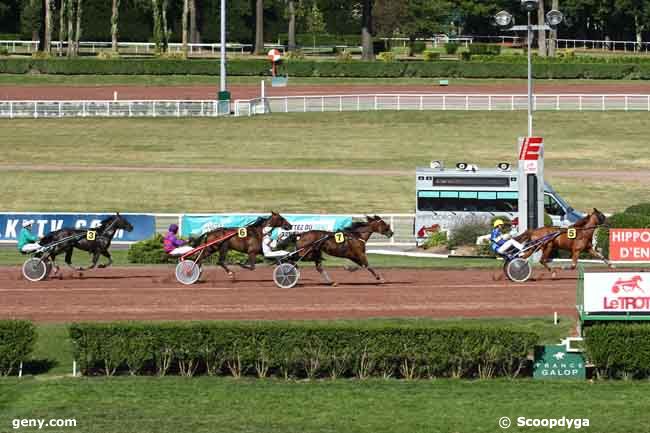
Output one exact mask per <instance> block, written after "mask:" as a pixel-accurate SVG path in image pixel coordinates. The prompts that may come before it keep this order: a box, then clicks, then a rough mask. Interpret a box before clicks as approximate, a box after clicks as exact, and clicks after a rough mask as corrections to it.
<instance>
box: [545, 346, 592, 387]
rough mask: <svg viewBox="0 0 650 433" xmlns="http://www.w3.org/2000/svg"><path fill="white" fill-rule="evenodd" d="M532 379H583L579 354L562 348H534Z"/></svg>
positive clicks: (582, 358)
mask: <svg viewBox="0 0 650 433" xmlns="http://www.w3.org/2000/svg"><path fill="white" fill-rule="evenodd" d="M533 378H534V379H585V378H586V369H585V360H584V357H583V356H582V354H581V353H576V352H567V351H566V348H565V347H564V346H535V364H534V365H533Z"/></svg>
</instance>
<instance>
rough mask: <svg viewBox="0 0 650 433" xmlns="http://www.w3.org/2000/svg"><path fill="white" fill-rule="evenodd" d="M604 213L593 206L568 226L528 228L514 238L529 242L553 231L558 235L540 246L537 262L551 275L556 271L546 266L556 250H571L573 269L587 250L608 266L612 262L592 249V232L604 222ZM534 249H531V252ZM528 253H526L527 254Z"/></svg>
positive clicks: (553, 275)
mask: <svg viewBox="0 0 650 433" xmlns="http://www.w3.org/2000/svg"><path fill="white" fill-rule="evenodd" d="M605 220H606V218H605V215H604V214H603V213H602V212H600V211H599V210H598V209H596V208H594V209H593V211H592V212H591V213H590V214H588V215H587V216H586V217H584V218H582V219H581V220H579V221H577V222H576V223H575V224H574V225H572V226H571V227H569V228H563V229H558V228H557V227H541V228H538V229H534V230H533V229H529V230H526V231H525V232H523V233H522V234H521V235H519V236H517V237H516V238H515V239H516V240H517V241H519V242H531V241H536V240H538V239H541V238H543V237H544V236H548V235H550V234H553V233H558V235H557V236H556V237H555V238H553V239H552V240H550V241H549V242H547V243H546V244H545V245H544V246H543V247H542V258H541V259H540V260H539V263H540V264H541V265H542V266H544V268H546V270H548V271H549V272H551V275H552V277H555V276H556V272H555V271H554V270H553V269H551V268H550V267H549V266H548V263H549V262H550V261H551V259H550V258H551V255H552V254H553V252H555V251H557V250H565V251H570V252H571V269H575V268H576V266H577V264H578V257H579V256H580V253H582V252H583V251H586V252H588V253H589V254H591V255H592V256H594V257H596V258H598V259H600V260H602V261H603V262H604V263H605V264H606V265H607V266H609V267H610V268H611V267H612V264H611V263H610V262H609V261H608V260H607V259H606V258H605V257H603V255H602V254H600V253H599V252H598V251H596V250H595V249H594V246H593V237H594V232H595V231H596V229H597V228H598V227H600V226H603V225H604V224H605ZM534 251H535V250H533V251H531V254H532V253H533V252H534ZM529 255H530V254H528V256H529Z"/></svg>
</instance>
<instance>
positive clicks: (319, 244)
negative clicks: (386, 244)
mask: <svg viewBox="0 0 650 433" xmlns="http://www.w3.org/2000/svg"><path fill="white" fill-rule="evenodd" d="M373 233H380V234H382V235H384V236H386V237H388V238H390V237H392V236H393V231H392V230H391V228H390V225H388V224H387V223H386V222H385V221H384V220H382V219H381V218H380V217H378V216H376V215H375V216H374V217H366V221H362V222H356V223H354V224H352V225H351V226H350V227H349V228H347V229H344V230H342V231H340V232H337V233H335V232H328V231H324V230H311V231H308V232H305V233H300V234H295V235H292V236H289V237H288V238H287V239H285V240H284V241H282V242H281V243H280V244H279V245H278V248H282V247H285V246H286V245H287V244H289V243H291V242H294V241H295V244H296V250H301V249H302V250H303V251H304V253H302V254H300V253H299V254H300V257H301V260H303V261H310V262H314V264H315V265H316V270H317V271H318V272H319V273H320V274H321V275H322V276H323V277H324V278H325V281H326V282H327V284H330V285H336V283H334V282H333V281H332V280H331V279H330V277H329V275H328V274H327V272H326V271H325V269H324V268H323V253H326V254H329V255H330V256H334V257H343V258H346V259H350V260H352V261H353V262H354V263H356V264H357V265H359V266H360V267H362V268H364V269H366V270H368V272H370V273H371V274H372V275H373V276H374V277H375V279H376V280H377V281H379V282H380V283H383V282H384V280H383V278H382V277H381V276H380V275H379V273H377V271H375V270H374V269H373V268H371V267H370V266H368V256H367V255H366V242H368V239H370V236H371V235H372V234H373ZM303 254H304V255H303ZM297 258H298V257H297ZM357 269H358V268H352V269H348V270H351V271H355V270H357Z"/></svg>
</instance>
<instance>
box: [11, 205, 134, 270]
mask: <svg viewBox="0 0 650 433" xmlns="http://www.w3.org/2000/svg"><path fill="white" fill-rule="evenodd" d="M118 230H126V231H129V232H130V231H132V230H133V226H132V225H131V223H129V222H128V221H127V219H126V218H124V217H123V216H122V215H120V214H119V212H118V213H116V214H115V215H113V216H111V217H108V218H106V219H104V220H102V221H101V222H100V223H99V225H98V226H97V227H94V228H90V229H88V230H86V229H71V228H63V229H60V230H56V231H53V232H51V233H49V234H48V235H47V236H45V237H43V238H42V239H41V240H40V244H41V245H42V247H41V248H39V249H38V250H36V251H35V252H34V253H33V254H32V257H31V258H29V259H27V260H26V261H25V263H24V264H23V267H22V272H23V276H24V277H25V278H26V279H28V280H29V281H41V280H44V279H46V278H47V277H48V276H49V274H50V272H51V271H52V270H53V269H54V271H55V274H56V273H57V272H58V270H59V267H58V265H57V264H56V256H57V255H59V254H61V253H65V262H66V264H67V265H68V266H69V267H72V253H73V251H74V249H75V248H77V249H80V250H83V251H87V252H89V253H90V254H92V264H91V266H90V267H89V268H83V267H80V268H77V269H76V270H79V271H84V270H86V269H93V268H95V267H100V268H105V267H107V266H110V265H111V264H112V263H113V260H112V258H111V254H110V252H109V251H108V249H109V248H110V246H111V242H112V241H113V237H114V236H115V234H116V233H117V231H118ZM100 256H104V257H106V258H107V259H108V262H107V263H102V264H99V263H98V262H99V257H100Z"/></svg>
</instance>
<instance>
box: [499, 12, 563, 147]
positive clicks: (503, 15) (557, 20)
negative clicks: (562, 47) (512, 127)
mask: <svg viewBox="0 0 650 433" xmlns="http://www.w3.org/2000/svg"><path fill="white" fill-rule="evenodd" d="M521 8H522V9H523V10H524V11H525V12H526V15H527V16H528V25H527V26H526V31H527V35H528V37H527V39H528V41H527V46H528V136H529V137H532V135H533V56H532V50H531V45H532V42H533V30H534V29H533V25H532V22H531V14H532V13H533V12H535V11H537V10H538V9H539V0H521ZM563 20H564V15H562V12H560V11H558V10H555V9H553V10H550V11H549V12H548V13H547V14H546V20H545V21H546V23H539V27H538V28H540V27H541V28H543V26H544V24H548V25H549V26H550V27H551V28H556V27H557V26H558V25H560V24H561V23H562V21H563ZM494 21H495V22H496V23H497V25H498V26H499V27H502V28H504V29H509V30H522V29H520V28H517V27H513V26H512V24H513V23H514V19H513V17H512V14H510V12H508V11H501V12H498V13H497V14H496V15H495V16H494Z"/></svg>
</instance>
